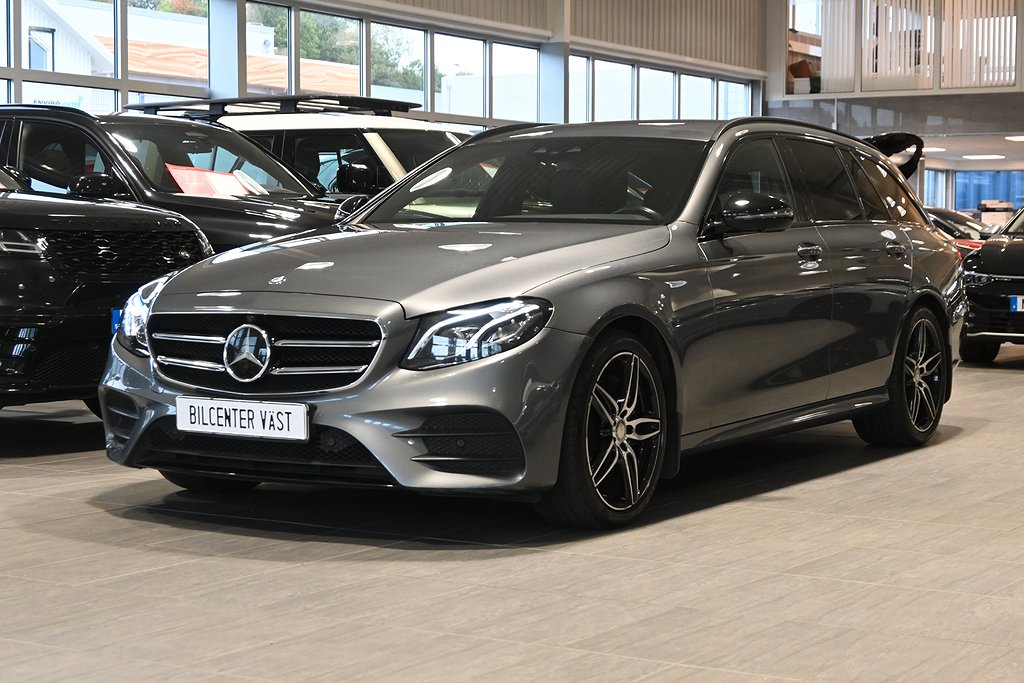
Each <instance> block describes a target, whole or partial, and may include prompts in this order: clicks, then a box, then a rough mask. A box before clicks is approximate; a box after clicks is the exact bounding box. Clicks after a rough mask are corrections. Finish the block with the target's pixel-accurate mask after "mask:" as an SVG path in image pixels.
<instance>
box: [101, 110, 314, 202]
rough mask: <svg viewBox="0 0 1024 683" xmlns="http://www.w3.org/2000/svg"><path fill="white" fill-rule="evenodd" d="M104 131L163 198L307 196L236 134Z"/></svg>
mask: <svg viewBox="0 0 1024 683" xmlns="http://www.w3.org/2000/svg"><path fill="white" fill-rule="evenodd" d="M104 126H105V128H106V130H107V131H108V132H110V133H111V135H112V136H113V138H114V139H115V140H117V142H118V143H119V144H120V145H121V147H123V148H124V149H125V151H127V152H128V154H130V155H131V156H132V157H134V159H135V160H136V161H137V162H138V164H139V167H140V168H141V169H142V170H143V172H144V173H145V174H146V177H148V178H149V180H150V181H151V182H152V183H153V186H154V187H155V188H156V189H157V190H159V191H160V192H170V193H174V194H187V195H199V196H233V197H241V196H245V195H282V194H285V195H308V194H309V192H308V190H306V188H305V187H303V185H302V183H301V182H300V181H299V180H298V179H297V178H295V176H294V175H292V173H291V172H290V171H288V169H286V168H285V167H284V166H283V165H281V163H280V162H278V161H276V160H275V159H273V158H272V157H271V156H269V155H268V154H267V153H266V151H264V150H263V149H262V148H261V147H259V146H258V145H256V144H254V143H252V142H249V141H248V140H247V139H245V138H244V137H242V136H241V135H238V134H237V133H235V132H234V131H230V130H224V129H221V128H217V127H215V126H204V125H199V124H194V123H189V122H185V121H176V120H173V119H168V120H160V121H158V122H151V121H133V120H130V119H124V120H118V121H114V122H107V123H105V124H104Z"/></svg>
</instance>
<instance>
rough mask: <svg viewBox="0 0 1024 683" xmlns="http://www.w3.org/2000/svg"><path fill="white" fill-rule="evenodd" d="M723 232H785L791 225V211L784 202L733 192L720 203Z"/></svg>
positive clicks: (772, 198) (760, 194)
mask: <svg viewBox="0 0 1024 683" xmlns="http://www.w3.org/2000/svg"><path fill="white" fill-rule="evenodd" d="M722 223H724V226H725V227H724V231H725V232H765V231H769V230H785V229H786V228H788V227H789V226H790V225H792V224H793V209H792V207H790V206H789V204H787V203H786V202H785V201H783V200H782V199H779V198H778V197H775V196H773V195H770V194H763V193H760V192H733V193H732V194H729V195H728V196H726V198H725V199H724V200H723V201H722Z"/></svg>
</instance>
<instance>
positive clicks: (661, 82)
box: [637, 68, 676, 119]
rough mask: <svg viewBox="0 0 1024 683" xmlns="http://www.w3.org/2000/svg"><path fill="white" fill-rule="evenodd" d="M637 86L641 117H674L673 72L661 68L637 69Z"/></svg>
mask: <svg viewBox="0 0 1024 683" xmlns="http://www.w3.org/2000/svg"><path fill="white" fill-rule="evenodd" d="M637 87H638V90H639V92H638V93H637V100H638V102H637V104H638V106H639V112H640V118H641V119H671V118H674V117H675V103H676V94H675V74H673V73H672V72H671V71H662V70H661V69H647V68H641V69H639V71H638V76H637Z"/></svg>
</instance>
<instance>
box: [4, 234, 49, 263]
mask: <svg viewBox="0 0 1024 683" xmlns="http://www.w3.org/2000/svg"><path fill="white" fill-rule="evenodd" d="M42 255H43V243H42V240H37V239H34V238H32V237H31V236H29V235H28V234H27V233H25V232H22V231H21V230H0V256H27V257H29V258H40V257H41V256H42Z"/></svg>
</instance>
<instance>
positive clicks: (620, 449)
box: [537, 333, 666, 529]
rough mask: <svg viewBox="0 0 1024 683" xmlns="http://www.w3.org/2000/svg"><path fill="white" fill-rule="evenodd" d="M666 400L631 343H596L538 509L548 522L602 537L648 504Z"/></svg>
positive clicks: (606, 339)
mask: <svg viewBox="0 0 1024 683" xmlns="http://www.w3.org/2000/svg"><path fill="white" fill-rule="evenodd" d="M665 443H666V421H665V392H664V389H663V385H662V380H661V377H660V376H659V374H658V369H657V366H656V365H655V363H654V359H653V358H652V357H651V354H650V352H648V351H647V349H646V348H645V347H644V345H643V344H641V343H640V341H639V340H637V339H636V338H635V337H632V336H629V335H627V334H623V333H612V334H608V335H606V336H602V337H600V338H599V339H598V340H597V342H596V343H595V344H594V348H592V349H591V350H590V352H589V353H588V354H587V357H586V359H585V360H584V361H583V366H582V368H581V369H580V373H579V376H578V377H577V380H576V384H575V385H574V386H573V390H572V393H571V395H570V397H569V410H568V414H567V415H566V420H565V431H564V435H563V438H562V455H561V460H560V463H559V470H558V481H557V482H556V483H555V486H554V487H553V488H552V489H551V490H550V491H548V492H547V493H546V494H545V495H544V497H543V498H542V499H541V500H540V502H539V503H538V504H537V510H538V511H539V512H540V514H541V515H542V516H543V517H544V518H545V519H547V520H548V521H551V522H554V523H557V524H566V525H570V526H577V527H585V528H594V529H607V528H613V527H618V526H623V525H625V524H628V523H629V522H630V521H632V520H633V519H634V518H635V517H636V516H637V515H639V514H640V512H641V511H642V510H643V509H644V507H646V506H647V503H648V502H650V499H651V496H652V495H653V493H654V487H655V485H656V484H657V482H658V476H659V475H660V473H661V465H662V461H663V460H664V457H665Z"/></svg>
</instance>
